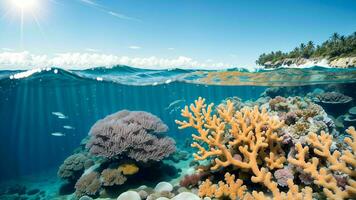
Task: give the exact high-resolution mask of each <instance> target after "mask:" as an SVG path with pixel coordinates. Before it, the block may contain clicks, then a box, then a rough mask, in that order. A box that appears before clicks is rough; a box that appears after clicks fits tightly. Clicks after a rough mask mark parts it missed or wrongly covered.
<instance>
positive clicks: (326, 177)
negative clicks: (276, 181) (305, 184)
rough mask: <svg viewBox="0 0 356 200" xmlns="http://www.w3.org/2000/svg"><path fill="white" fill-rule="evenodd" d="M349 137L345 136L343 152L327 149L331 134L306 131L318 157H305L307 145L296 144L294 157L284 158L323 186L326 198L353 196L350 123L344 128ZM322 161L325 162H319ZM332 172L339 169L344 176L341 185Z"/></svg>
mask: <svg viewBox="0 0 356 200" xmlns="http://www.w3.org/2000/svg"><path fill="white" fill-rule="evenodd" d="M346 132H347V133H349V134H350V135H351V136H352V138H345V140H344V141H345V143H347V144H348V145H349V147H350V149H346V150H344V151H343V152H339V151H337V150H335V151H334V152H331V150H330V148H331V144H332V136H331V135H329V134H326V133H325V132H322V133H321V135H316V134H315V133H311V134H309V137H308V142H309V144H310V147H311V148H312V149H313V153H314V154H316V155H317V156H318V157H319V158H318V157H312V158H310V159H308V154H309V147H308V146H305V147H303V146H302V145H301V144H300V143H298V144H297V145H296V150H297V152H298V153H297V155H296V158H292V157H290V158H288V161H289V162H290V163H292V164H294V165H296V166H298V167H300V168H302V169H303V171H304V172H305V173H307V174H309V175H310V176H311V177H312V178H313V179H314V184H316V185H319V186H321V187H323V191H324V193H325V195H326V196H327V197H328V198H329V199H346V198H355V197H356V181H355V177H356V171H355V168H356V154H355V152H356V131H355V129H354V128H353V127H350V128H349V129H347V131H346ZM324 162H325V163H326V166H325V165H324V166H323V164H322V163H324ZM335 173H343V174H346V175H347V176H348V178H347V185H346V186H345V189H343V188H342V187H340V186H339V185H338V180H337V177H336V176H335Z"/></svg>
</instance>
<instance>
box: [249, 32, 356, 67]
mask: <svg viewBox="0 0 356 200" xmlns="http://www.w3.org/2000/svg"><path fill="white" fill-rule="evenodd" d="M256 63H257V64H258V65H261V66H264V67H265V68H278V67H281V66H291V65H297V66H301V65H318V64H321V65H328V66H331V67H338V68H349V67H356V32H354V33H353V34H351V35H349V36H343V35H342V36H341V35H339V34H338V33H334V34H333V35H332V36H331V37H330V38H329V39H328V40H326V41H325V42H323V43H322V44H321V45H316V46H315V44H314V43H313V42H312V41H309V42H308V43H306V44H304V43H302V44H300V45H299V47H296V48H294V50H293V51H291V52H282V51H276V52H273V51H272V52H271V53H267V54H265V53H264V54H262V55H260V57H259V58H258V60H257V61H256Z"/></svg>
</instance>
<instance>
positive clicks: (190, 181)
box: [179, 173, 207, 188]
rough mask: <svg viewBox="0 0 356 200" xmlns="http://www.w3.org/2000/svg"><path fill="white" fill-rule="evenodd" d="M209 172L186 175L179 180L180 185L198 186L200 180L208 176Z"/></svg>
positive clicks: (187, 186)
mask: <svg viewBox="0 0 356 200" xmlns="http://www.w3.org/2000/svg"><path fill="white" fill-rule="evenodd" d="M206 176H207V173H196V174H191V175H185V176H184V177H183V179H181V181H180V182H179V185H180V186H182V187H186V188H191V187H195V186H198V184H199V182H200V181H201V180H203V179H204V178H206Z"/></svg>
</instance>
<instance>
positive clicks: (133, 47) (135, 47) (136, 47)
mask: <svg viewBox="0 0 356 200" xmlns="http://www.w3.org/2000/svg"><path fill="white" fill-rule="evenodd" d="M129 48H130V49H141V47H139V46H134V45H133V46H129Z"/></svg>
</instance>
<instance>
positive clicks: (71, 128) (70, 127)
mask: <svg viewBox="0 0 356 200" xmlns="http://www.w3.org/2000/svg"><path fill="white" fill-rule="evenodd" d="M63 128H65V129H69V130H73V129H74V127H72V126H68V125H65V126H63Z"/></svg>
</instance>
